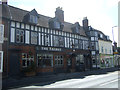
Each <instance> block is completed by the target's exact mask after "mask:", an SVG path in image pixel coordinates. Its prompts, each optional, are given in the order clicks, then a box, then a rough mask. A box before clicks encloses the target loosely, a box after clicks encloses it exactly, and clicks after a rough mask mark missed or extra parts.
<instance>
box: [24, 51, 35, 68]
mask: <svg viewBox="0 0 120 90" xmlns="http://www.w3.org/2000/svg"><path fill="white" fill-rule="evenodd" d="M32 62H34V56H33V55H29V54H27V53H22V67H28V66H30V65H31V64H32Z"/></svg>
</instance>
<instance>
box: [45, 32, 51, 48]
mask: <svg viewBox="0 0 120 90" xmlns="http://www.w3.org/2000/svg"><path fill="white" fill-rule="evenodd" d="M45 46H50V36H49V35H47V34H45Z"/></svg>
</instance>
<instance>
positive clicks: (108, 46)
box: [98, 40, 113, 54]
mask: <svg viewBox="0 0 120 90" xmlns="http://www.w3.org/2000/svg"><path fill="white" fill-rule="evenodd" d="M98 44H99V53H101V54H113V49H112V42H110V41H104V40H98ZM102 47H103V52H102ZM106 51H107V52H106Z"/></svg>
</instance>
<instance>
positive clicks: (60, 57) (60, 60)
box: [55, 55, 64, 66]
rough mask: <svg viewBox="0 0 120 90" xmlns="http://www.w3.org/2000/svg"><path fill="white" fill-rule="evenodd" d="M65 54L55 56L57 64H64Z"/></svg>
mask: <svg viewBox="0 0 120 90" xmlns="http://www.w3.org/2000/svg"><path fill="white" fill-rule="evenodd" d="M63 63H64V62H63V56H62V55H56V56H55V66H63Z"/></svg>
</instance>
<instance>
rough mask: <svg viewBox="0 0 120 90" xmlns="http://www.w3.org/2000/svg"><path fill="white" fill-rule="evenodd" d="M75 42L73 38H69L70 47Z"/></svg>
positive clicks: (72, 46)
mask: <svg viewBox="0 0 120 90" xmlns="http://www.w3.org/2000/svg"><path fill="white" fill-rule="evenodd" d="M74 45H75V42H74V39H72V38H70V48H74Z"/></svg>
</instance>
